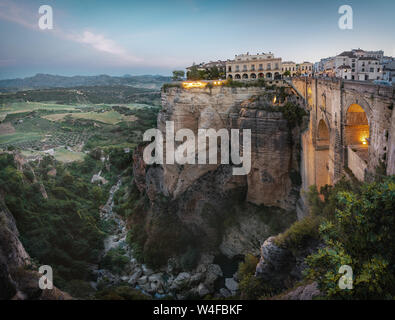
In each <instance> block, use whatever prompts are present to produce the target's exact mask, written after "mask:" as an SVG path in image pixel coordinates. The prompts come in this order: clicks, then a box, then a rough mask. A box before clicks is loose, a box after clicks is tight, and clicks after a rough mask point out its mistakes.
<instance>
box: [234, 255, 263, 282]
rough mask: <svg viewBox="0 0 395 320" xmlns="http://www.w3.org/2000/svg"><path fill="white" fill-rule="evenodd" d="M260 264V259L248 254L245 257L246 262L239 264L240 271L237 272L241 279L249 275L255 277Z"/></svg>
mask: <svg viewBox="0 0 395 320" xmlns="http://www.w3.org/2000/svg"><path fill="white" fill-rule="evenodd" d="M258 262H259V259H258V258H257V257H255V256H254V255H252V254H250V253H247V254H246V255H245V257H244V262H240V263H239V270H238V271H237V273H238V276H239V278H240V279H243V278H244V277H246V276H248V275H254V274H255V269H256V265H257V264H258Z"/></svg>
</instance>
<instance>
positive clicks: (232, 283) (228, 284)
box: [225, 278, 239, 294]
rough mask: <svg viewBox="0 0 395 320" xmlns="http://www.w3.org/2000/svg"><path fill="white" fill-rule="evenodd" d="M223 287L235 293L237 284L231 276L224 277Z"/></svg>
mask: <svg viewBox="0 0 395 320" xmlns="http://www.w3.org/2000/svg"><path fill="white" fill-rule="evenodd" d="M225 287H226V288H227V289H228V290H229V291H230V292H232V294H236V291H237V290H239V284H238V283H237V282H236V281H235V280H234V279H233V278H226V279H225Z"/></svg>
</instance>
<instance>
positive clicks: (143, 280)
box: [137, 276, 148, 287]
mask: <svg viewBox="0 0 395 320" xmlns="http://www.w3.org/2000/svg"><path fill="white" fill-rule="evenodd" d="M147 282H148V277H147V276H142V277H141V278H139V279H138V280H137V283H138V285H139V286H140V287H141V286H143V285H145V284H146V283H147Z"/></svg>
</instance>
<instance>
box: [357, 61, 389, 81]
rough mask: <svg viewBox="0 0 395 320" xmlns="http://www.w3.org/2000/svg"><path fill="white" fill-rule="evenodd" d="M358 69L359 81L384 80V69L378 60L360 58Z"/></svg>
mask: <svg viewBox="0 0 395 320" xmlns="http://www.w3.org/2000/svg"><path fill="white" fill-rule="evenodd" d="M357 69H358V72H357V74H358V80H361V81H364V80H381V79H382V78H383V68H382V66H381V64H380V61H379V60H378V59H377V58H372V57H361V58H359V59H358V62H357Z"/></svg>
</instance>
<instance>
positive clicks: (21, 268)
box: [0, 196, 71, 300]
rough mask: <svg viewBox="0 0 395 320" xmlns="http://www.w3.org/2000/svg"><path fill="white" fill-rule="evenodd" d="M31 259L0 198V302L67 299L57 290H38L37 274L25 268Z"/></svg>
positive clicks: (12, 218)
mask: <svg viewBox="0 0 395 320" xmlns="http://www.w3.org/2000/svg"><path fill="white" fill-rule="evenodd" d="M29 266H31V260H30V256H29V254H28V253H27V252H26V250H25V248H24V247H23V245H22V243H21V242H20V241H19V232H18V229H17V227H16V224H15V220H14V217H13V216H12V214H11V212H10V211H9V210H8V209H7V207H6V205H5V204H4V201H3V198H2V197H1V196H0V300H2V299H14V300H24V299H43V300H44V299H45V300H64V299H71V297H70V296H69V295H68V294H67V293H64V292H62V291H60V290H59V289H57V288H55V287H54V288H53V289H52V290H41V289H40V288H39V287H38V282H39V278H40V276H41V275H40V274H39V273H38V272H35V271H32V270H30V269H29Z"/></svg>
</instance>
